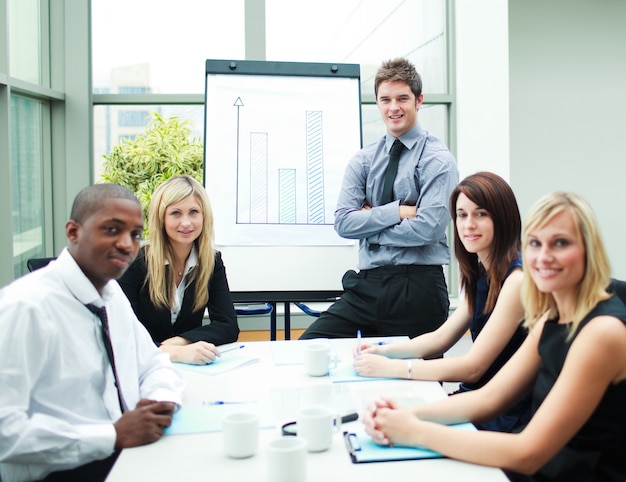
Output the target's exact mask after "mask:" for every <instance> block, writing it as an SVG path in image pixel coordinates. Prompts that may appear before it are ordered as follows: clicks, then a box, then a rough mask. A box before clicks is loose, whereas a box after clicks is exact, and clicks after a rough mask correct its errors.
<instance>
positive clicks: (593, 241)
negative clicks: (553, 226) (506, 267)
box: [522, 192, 611, 336]
mask: <svg viewBox="0 0 626 482" xmlns="http://www.w3.org/2000/svg"><path fill="white" fill-rule="evenodd" d="M565 211H566V212H569V213H570V214H571V215H572V219H573V220H574V225H575V227H576V230H577V231H578V234H579V236H580V238H581V239H582V241H583V245H584V247H585V272H584V274H583V278H582V280H581V282H580V283H579V285H578V292H577V297H576V299H577V305H576V309H575V310H574V319H573V320H572V325H571V329H570V336H571V335H573V334H574V332H575V331H576V330H577V329H578V326H579V325H580V323H581V321H582V320H583V318H584V317H585V316H586V315H587V314H588V313H589V312H590V311H591V310H592V309H593V308H594V307H595V306H596V305H597V304H598V303H599V302H600V301H602V300H605V299H607V298H610V296H611V295H609V294H608V293H607V292H606V288H607V287H608V286H609V283H610V282H611V266H610V263H609V258H608V256H607V254H606V249H605V247H604V243H603V242H602V238H601V236H600V230H599V227H598V222H597V220H596V217H595V215H594V213H593V210H592V209H591V206H590V205H589V204H588V203H587V201H585V200H584V199H583V198H582V197H580V196H579V195H577V194H574V193H565V192H553V193H551V194H548V195H546V196H544V197H542V198H541V199H540V200H539V201H537V202H536V203H535V205H534V206H533V207H532V208H531V210H530V212H529V213H528V215H527V216H526V221H525V223H524V229H523V231H522V240H523V247H522V250H523V256H524V260H523V263H524V281H523V283H522V301H523V304H524V310H525V318H526V321H525V325H526V326H527V327H529V328H532V327H533V326H534V325H535V323H537V321H539V319H540V318H541V317H542V316H543V315H544V314H545V313H546V312H547V313H548V317H549V318H554V317H556V316H557V315H558V313H557V307H556V302H555V300H554V297H553V296H552V294H551V293H542V292H541V291H539V290H538V289H537V286H536V285H535V284H534V283H533V281H532V279H531V277H530V274H529V268H530V267H529V265H528V263H527V260H526V259H525V252H526V248H527V246H528V242H529V239H528V238H529V233H531V232H534V231H536V230H537V229H541V228H543V227H544V226H546V225H547V224H548V223H549V222H550V221H551V220H552V219H553V218H554V217H555V216H556V215H557V214H560V213H562V212H565Z"/></svg>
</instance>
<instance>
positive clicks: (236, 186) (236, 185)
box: [233, 97, 243, 219]
mask: <svg viewBox="0 0 626 482" xmlns="http://www.w3.org/2000/svg"><path fill="white" fill-rule="evenodd" d="M233 105H234V106H235V107H237V125H236V132H237V147H236V157H235V167H236V168H237V171H236V173H237V174H236V176H235V179H236V181H235V213H236V214H235V219H237V216H238V215H239V181H238V179H239V130H240V127H239V110H240V109H241V107H243V101H242V100H241V97H237V100H236V101H235V103H234V104H233Z"/></svg>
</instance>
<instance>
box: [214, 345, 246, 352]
mask: <svg viewBox="0 0 626 482" xmlns="http://www.w3.org/2000/svg"><path fill="white" fill-rule="evenodd" d="M244 346H246V345H239V346H231V347H230V348H226V350H220V353H228V352H229V351H233V350H239V349H240V348H243V347H244Z"/></svg>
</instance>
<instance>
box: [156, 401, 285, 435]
mask: <svg viewBox="0 0 626 482" xmlns="http://www.w3.org/2000/svg"><path fill="white" fill-rule="evenodd" d="M231 412H252V413H256V414H257V415H258V416H259V428H271V427H274V426H275V422H274V415H273V413H272V409H271V406H270V404H269V403H267V402H245V403H223V404H214V405H183V406H182V407H180V410H178V411H177V412H176V413H174V416H173V417H172V425H170V426H169V427H167V428H166V429H165V430H164V431H163V433H164V434H165V435H181V434H188V433H201V432H219V431H221V430H222V418H223V417H224V415H226V414H227V413H231Z"/></svg>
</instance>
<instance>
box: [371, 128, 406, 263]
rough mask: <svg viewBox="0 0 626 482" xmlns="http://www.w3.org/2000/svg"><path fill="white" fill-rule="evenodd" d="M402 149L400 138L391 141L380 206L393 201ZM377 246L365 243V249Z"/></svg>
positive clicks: (373, 249) (372, 248)
mask: <svg viewBox="0 0 626 482" xmlns="http://www.w3.org/2000/svg"><path fill="white" fill-rule="evenodd" d="M402 149H404V144H402V142H400V139H396V140H395V141H393V144H392V145H391V149H389V162H388V163H387V170H386V171H385V178H384V180H383V193H382V195H381V196H380V205H381V206H384V205H385V204H388V203H390V202H391V201H393V182H394V181H395V180H396V174H398V163H399V162H400V153H401V152H402ZM378 248H380V245H379V244H374V243H370V244H368V245H367V249H369V250H370V251H376V250H377V249H378Z"/></svg>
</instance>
